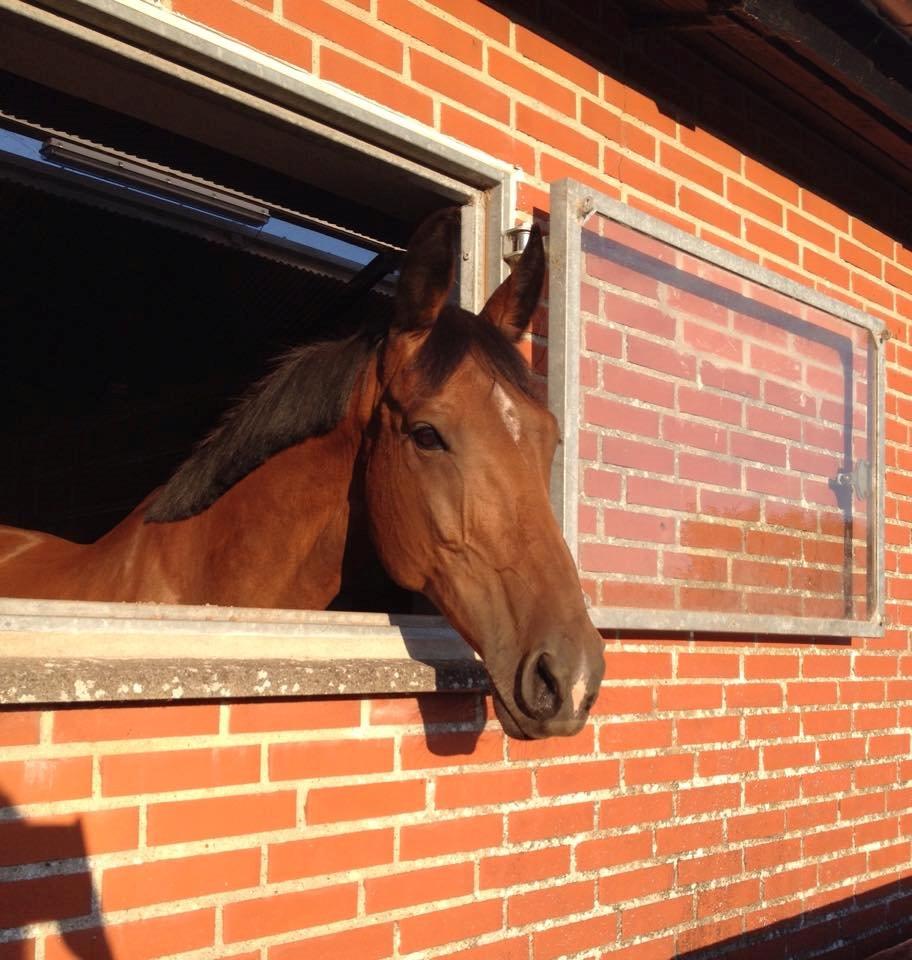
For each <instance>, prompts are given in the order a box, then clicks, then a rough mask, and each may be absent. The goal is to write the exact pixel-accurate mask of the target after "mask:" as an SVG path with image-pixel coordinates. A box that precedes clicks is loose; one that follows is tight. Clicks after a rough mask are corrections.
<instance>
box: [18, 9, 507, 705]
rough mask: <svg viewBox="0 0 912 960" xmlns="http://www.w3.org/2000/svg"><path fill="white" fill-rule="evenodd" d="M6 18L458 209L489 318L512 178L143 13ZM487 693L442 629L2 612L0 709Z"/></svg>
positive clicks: (473, 298)
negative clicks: (357, 154)
mask: <svg viewBox="0 0 912 960" xmlns="http://www.w3.org/2000/svg"><path fill="white" fill-rule="evenodd" d="M49 8H50V9H49ZM0 14H2V15H3V16H5V17H7V18H8V19H9V17H10V16H12V21H11V22H12V23H13V24H14V25H15V26H17V27H18V26H21V27H22V28H23V29H29V30H37V31H38V32H40V33H47V34H48V35H49V36H51V37H53V38H57V39H62V40H64V41H67V42H73V41H76V42H81V43H87V44H90V45H91V47H92V49H93V50H97V52H98V54H99V55H100V57H103V58H104V59H105V60H107V61H115V67H114V69H115V70H116V69H119V67H118V66H117V65H116V64H117V63H123V64H125V65H127V66H128V67H130V68H135V67H139V68H140V69H141V70H142V71H151V72H152V73H153V74H156V75H159V76H162V75H163V76H166V77H167V78H169V80H171V81H176V82H180V83H181V84H183V85H186V86H187V87H188V88H189V89H191V90H194V91H196V92H198V93H199V95H200V96H201V97H203V98H206V97H213V96H214V97H218V98H220V99H223V100H224V101H225V102H228V103H239V104H243V105H244V106H245V107H246V108H250V107H253V108H254V109H255V110H256V111H257V112H258V113H260V114H263V115H266V116H268V117H272V118H276V119H279V120H281V121H282V122H283V123H285V124H289V125H291V126H294V127H298V128H300V129H302V130H306V131H307V132H308V133H310V134H313V133H318V134H319V135H320V136H321V137H325V138H326V139H327V140H329V141H330V142H332V143H339V144H341V145H344V146H346V147H355V148H356V149H358V150H362V151H364V152H366V153H370V155H371V156H373V157H379V158H381V159H382V160H383V161H384V162H388V163H389V164H391V165H393V166H395V167H396V168H398V169H400V170H402V171H403V174H404V175H405V176H406V177H408V178H411V179H412V180H413V181H419V182H423V183H425V184H426V185H428V186H430V187H431V188H432V189H433V190H434V191H435V192H439V193H440V194H441V196H444V197H447V198H449V199H451V200H452V201H453V202H454V203H457V204H460V205H461V207H462V238H463V249H462V260H461V264H460V281H461V302H462V305H463V306H464V307H466V308H467V309H471V310H474V311H477V310H479V309H480V308H481V306H482V304H483V303H484V301H485V299H486V295H487V294H488V293H489V292H490V291H491V290H493V289H494V288H495V287H496V285H497V284H498V283H500V281H501V280H502V279H503V278H504V277H505V276H506V272H507V268H506V264H505V263H504V261H503V259H502V257H501V235H502V233H503V230H504V229H505V228H506V227H507V226H510V225H511V224H512V222H513V216H514V212H515V203H516V181H517V177H518V173H517V171H516V170H515V169H514V168H513V167H512V166H510V165H509V164H506V163H503V162H501V161H498V160H496V159H494V158H492V157H489V156H487V155H485V154H484V153H482V152H481V151H478V150H476V149H474V148H471V147H467V146H463V145H462V144H459V143H458V142H456V141H454V140H452V139H450V138H447V137H443V136H442V135H440V134H438V133H436V132H435V131H433V130H431V129H429V128H427V127H424V126H422V125H420V124H418V123H416V122H413V121H410V120H408V119H407V118H404V117H401V116H399V115H397V114H395V113H393V112H392V111H389V110H385V109H384V108H382V107H379V106H377V105H376V104H373V103H371V102H370V101H368V100H366V99H364V98H362V97H359V96H358V95H356V94H353V93H350V92H349V91H346V90H344V89H342V88H336V87H334V86H333V85H329V84H326V83H324V82H322V81H319V80H318V79H316V78H314V77H312V76H310V75H309V74H307V73H306V72H304V71H302V70H297V69H295V68H293V67H291V66H288V65H286V64H283V63H281V62H279V61H277V60H274V59H273V58H271V57H269V56H268V55H265V54H261V53H259V52H258V51H255V50H252V49H249V48H245V47H244V46H243V45H242V44H239V43H238V42H236V41H233V40H230V39H229V38H226V37H222V36H220V35H219V34H217V33H216V32H215V31H212V30H209V29H207V28H205V27H202V26H200V25H198V24H195V23H192V22H191V21H184V20H182V19H180V18H178V17H177V16H176V15H174V14H171V13H170V12H169V11H167V10H162V9H160V8H157V7H154V6H152V5H149V4H147V3H139V2H133V0H50V2H49V3H47V4H45V5H44V6H43V7H42V8H38V7H35V6H32V5H31V4H29V3H26V2H23V0H0ZM264 641H266V643H264ZM485 690H487V678H486V673H485V671H484V669H483V667H482V665H481V663H480V661H479V660H478V658H477V656H476V655H475V654H474V653H473V652H472V650H471V649H470V648H469V647H468V646H467V645H466V644H465V643H464V641H463V640H462V639H461V638H460V637H459V636H458V634H457V633H456V632H455V631H454V630H453V629H452V628H451V627H449V625H448V624H447V623H446V621H445V620H443V618H440V617H420V616H395V617H394V616H387V615H384V614H358V613H345V612H341V613H326V612H322V611H298V610H294V611H287V610H268V611H267V610H243V609H238V608H231V607H189V606H175V605H168V604H148V603H92V602H73V601H62V600H24V599H20V598H2V597H0V706H2V705H4V704H34V703H40V704H53V703H67V702H119V701H126V700H140V701H153V700H176V699H190V698H192V699H199V698H219V697H276V696H284V697H287V696H329V695H340V694H344V695H349V696H357V695H372V694H378V693H409V694H416V693H429V692H435V691H477V692H481V691H485Z"/></svg>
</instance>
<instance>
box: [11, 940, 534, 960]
mask: <svg viewBox="0 0 912 960" xmlns="http://www.w3.org/2000/svg"><path fill="white" fill-rule="evenodd" d="M0 960H35V941H34V940H5V941H4V942H3V943H0ZM523 960H525V956H524V957H523Z"/></svg>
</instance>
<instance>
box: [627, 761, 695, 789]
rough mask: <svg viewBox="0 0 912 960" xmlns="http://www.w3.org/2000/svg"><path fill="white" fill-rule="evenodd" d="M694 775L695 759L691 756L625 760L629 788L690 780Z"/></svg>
mask: <svg viewBox="0 0 912 960" xmlns="http://www.w3.org/2000/svg"><path fill="white" fill-rule="evenodd" d="M693 775H694V758H693V756H692V755H691V754H677V755H675V754H671V755H669V754H665V755H663V756H655V757H630V758H627V759H625V760H624V783H625V784H626V785H627V786H628V787H629V786H639V785H641V784H647V783H669V782H672V781H675V782H676V781H681V780H690V779H691V778H692V777H693Z"/></svg>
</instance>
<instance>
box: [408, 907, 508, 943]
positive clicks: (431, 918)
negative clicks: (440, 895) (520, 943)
mask: <svg viewBox="0 0 912 960" xmlns="http://www.w3.org/2000/svg"><path fill="white" fill-rule="evenodd" d="M501 910H502V907H501V902H500V900H482V901H477V902H475V903H469V904H466V905H465V906H461V907H450V908H449V909H446V910H434V911H433V912H430V913H428V912H423V913H420V914H417V915H415V916H411V917H406V918H404V919H402V920H400V921H399V950H400V953H415V952H417V951H419V950H428V949H429V948H431V947H436V946H439V945H440V944H443V943H452V942H453V941H456V940H466V939H468V938H469V937H477V936H480V935H481V934H483V933H490V932H491V931H492V930H498V929H500V926H501Z"/></svg>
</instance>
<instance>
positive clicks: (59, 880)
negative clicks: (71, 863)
mask: <svg viewBox="0 0 912 960" xmlns="http://www.w3.org/2000/svg"><path fill="white" fill-rule="evenodd" d="M91 911H92V876H91V874H88V873H71V874H65V875H63V876H50V877H40V878H38V879H23V880H11V881H7V882H0V929H3V928H5V927H26V926H28V925H29V924H33V923H41V922H44V921H46V920H56V921H60V920H67V919H69V918H71V917H81V916H85V915H87V914H89V913H91Z"/></svg>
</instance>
